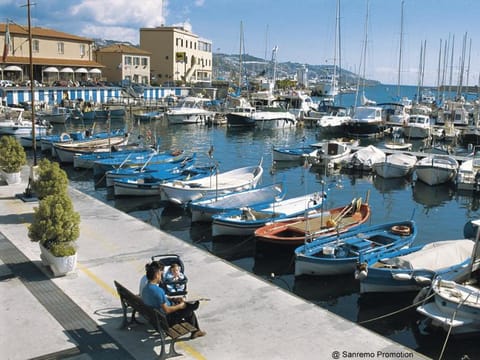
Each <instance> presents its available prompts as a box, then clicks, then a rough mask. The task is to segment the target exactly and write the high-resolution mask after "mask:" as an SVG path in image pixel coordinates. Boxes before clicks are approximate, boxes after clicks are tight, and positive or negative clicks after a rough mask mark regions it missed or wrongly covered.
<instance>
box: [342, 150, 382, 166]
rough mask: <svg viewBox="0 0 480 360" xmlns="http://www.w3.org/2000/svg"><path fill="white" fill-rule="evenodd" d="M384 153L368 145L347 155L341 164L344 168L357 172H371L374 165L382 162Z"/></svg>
mask: <svg viewBox="0 0 480 360" xmlns="http://www.w3.org/2000/svg"><path fill="white" fill-rule="evenodd" d="M385 156H386V155H385V152H383V150H381V149H379V148H377V147H375V146H373V145H368V146H366V147H364V148H361V149H359V150H357V151H355V152H354V153H352V154H349V155H348V156H347V157H346V158H345V160H343V161H342V163H343V164H344V165H345V167H347V168H349V169H352V170H358V171H372V170H373V166H374V165H375V164H376V163H379V162H382V161H384V159H385Z"/></svg>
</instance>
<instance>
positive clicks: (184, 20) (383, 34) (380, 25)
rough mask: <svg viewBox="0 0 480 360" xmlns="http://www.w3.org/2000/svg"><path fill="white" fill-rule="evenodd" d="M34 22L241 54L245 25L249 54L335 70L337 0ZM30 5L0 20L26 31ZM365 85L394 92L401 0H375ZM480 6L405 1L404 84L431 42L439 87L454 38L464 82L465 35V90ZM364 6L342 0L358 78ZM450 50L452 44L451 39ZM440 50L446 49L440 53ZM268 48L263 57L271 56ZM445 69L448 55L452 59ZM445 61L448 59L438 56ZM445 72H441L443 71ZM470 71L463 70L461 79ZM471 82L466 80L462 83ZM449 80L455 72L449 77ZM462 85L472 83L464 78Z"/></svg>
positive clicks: (224, 4) (252, 2)
mask: <svg viewBox="0 0 480 360" xmlns="http://www.w3.org/2000/svg"><path fill="white" fill-rule="evenodd" d="M32 2H34V3H35V5H34V6H33V7H32V24H33V25H34V26H42V27H47V28H52V29H56V30H60V31H65V32H68V33H72V34H76V35H80V36H85V37H88V38H95V37H101V38H106V39H112V40H128V41H130V42H133V43H138V37H139V35H138V34H139V32H138V29H139V28H140V27H153V26H159V25H161V24H165V25H179V24H186V25H188V26H191V29H192V31H193V32H195V33H196V34H198V35H200V36H201V37H203V38H206V39H209V40H211V41H212V42H213V49H214V52H217V51H219V52H222V53H228V54H232V53H238V51H239V37H240V22H242V23H243V29H244V42H245V50H246V52H247V53H249V54H251V55H255V56H258V57H261V58H263V57H265V53H267V58H270V56H271V49H272V48H273V47H274V46H278V57H277V59H278V61H293V62H299V63H305V64H333V53H334V29H335V6H336V0H297V1H294V0H166V1H164V3H163V4H162V1H161V0H140V1H133V0H76V1H70V0H32ZM25 3H26V0H0V14H1V15H0V16H1V17H4V19H2V18H1V17H0V21H5V20H6V19H7V18H8V19H12V20H13V21H15V22H17V23H20V24H26V9H25V8H24V7H21V6H22V5H24V4H25ZM369 4H370V11H369V21H368V41H367V60H366V68H365V74H366V76H367V77H368V78H373V79H377V80H380V81H382V82H384V83H390V84H396V83H397V76H398V63H399V48H400V9H401V0H370V2H369ZM479 14H480V1H478V0H456V1H452V0H404V31H403V50H402V53H403V56H402V72H401V83H402V84H405V85H406V84H412V85H416V84H417V82H418V72H419V71H418V69H419V63H420V48H421V44H422V42H423V41H426V61H425V75H424V76H425V80H424V83H425V85H436V83H437V73H438V58H439V48H440V40H442V41H443V44H445V41H446V40H447V39H448V38H449V37H450V39H453V36H455V48H454V53H453V57H454V61H453V76H452V78H453V81H452V83H454V84H455V83H457V82H458V73H459V69H460V57H461V54H462V43H463V37H464V34H465V33H467V46H466V48H467V53H466V60H467V61H468V50H469V48H470V41H471V56H470V58H471V62H470V75H469V78H468V83H469V85H475V84H478V79H479V72H480V61H479V59H480V42H479V39H478V38H476V36H478V34H480V19H479ZM365 18H366V0H342V1H341V20H340V23H341V42H342V66H343V67H344V68H345V69H347V70H350V71H353V72H358V71H359V64H360V59H361V53H362V50H361V49H362V45H363V42H364V39H365V36H364V33H365V31H364V28H365ZM451 42H452V41H451ZM443 46H444V45H442V49H443ZM266 49H267V50H266ZM447 58H448V62H449V63H450V60H451V53H450V52H449V54H448V57H447ZM442 59H443V56H442ZM441 68H442V69H443V66H442V67H441ZM467 68H468V63H466V64H465V73H466V71H467ZM464 76H466V75H464ZM446 78H447V80H448V79H449V78H450V64H449V66H448V68H447V72H446ZM464 84H466V79H465V80H464Z"/></svg>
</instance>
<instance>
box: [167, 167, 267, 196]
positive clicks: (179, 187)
mask: <svg viewBox="0 0 480 360" xmlns="http://www.w3.org/2000/svg"><path fill="white" fill-rule="evenodd" d="M262 174H263V168H262V161H260V163H259V164H258V165H255V166H246V167H242V168H237V169H234V170H230V171H226V172H223V173H222V172H218V169H217V172H216V173H215V174H213V175H210V176H207V177H204V178H201V179H195V180H185V181H170V182H166V183H164V184H162V196H163V199H164V200H168V201H170V202H171V203H173V204H176V205H187V204H188V203H189V202H190V201H193V200H198V199H202V198H206V197H211V196H215V195H221V194H227V193H230V192H234V191H240V190H247V189H251V188H254V187H256V186H257V183H258V182H259V181H260V179H261V177H262Z"/></svg>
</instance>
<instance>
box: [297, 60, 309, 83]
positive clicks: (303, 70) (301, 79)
mask: <svg viewBox="0 0 480 360" xmlns="http://www.w3.org/2000/svg"><path fill="white" fill-rule="evenodd" d="M297 84H298V85H299V86H302V87H308V68H307V66H306V65H301V66H300V67H299V68H298V69H297Z"/></svg>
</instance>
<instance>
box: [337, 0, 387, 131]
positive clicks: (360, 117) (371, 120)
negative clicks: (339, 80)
mask: <svg viewBox="0 0 480 360" xmlns="http://www.w3.org/2000/svg"><path fill="white" fill-rule="evenodd" d="M368 15H369V1H368V0H367V12H366V19H365V41H364V45H363V52H362V59H361V61H360V65H363V73H362V82H363V86H362V105H361V106H357V100H358V90H357V96H356V97H355V110H354V113H353V116H352V119H351V120H350V121H349V122H348V123H347V124H346V131H347V134H348V135H351V136H358V137H375V136H377V135H379V134H380V133H382V132H383V130H384V122H383V119H382V108H381V107H379V106H375V105H376V103H375V102H374V101H371V100H369V99H367V97H366V96H365V68H366V60H367V38H368ZM358 82H360V76H359V77H358ZM359 85H360V84H359ZM359 85H358V86H357V89H359V88H360V86H359Z"/></svg>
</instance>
